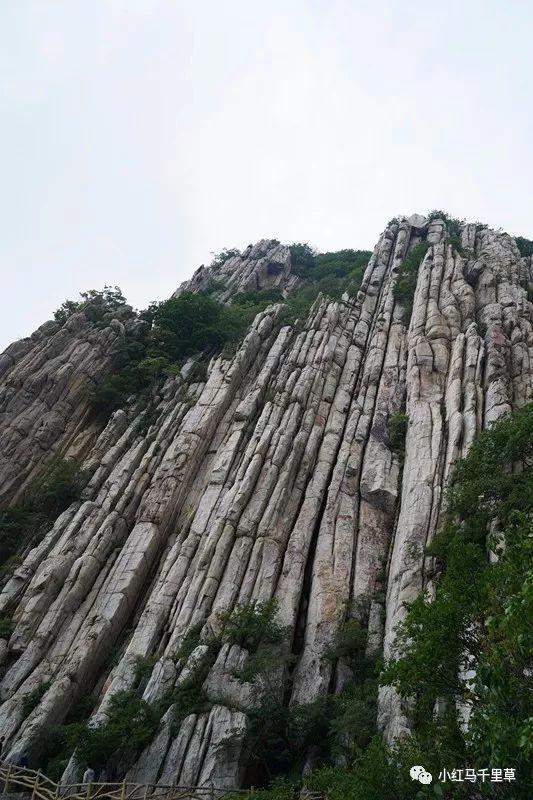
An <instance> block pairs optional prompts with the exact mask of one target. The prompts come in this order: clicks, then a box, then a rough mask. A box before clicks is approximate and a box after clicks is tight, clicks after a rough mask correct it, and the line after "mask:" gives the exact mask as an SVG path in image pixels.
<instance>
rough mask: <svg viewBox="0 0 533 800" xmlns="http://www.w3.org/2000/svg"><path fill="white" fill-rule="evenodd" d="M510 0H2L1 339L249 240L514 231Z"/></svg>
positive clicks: (517, 12) (518, 175)
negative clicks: (81, 299) (435, 215)
mask: <svg viewBox="0 0 533 800" xmlns="http://www.w3.org/2000/svg"><path fill="white" fill-rule="evenodd" d="M532 23H533V4H532V3H531V0H462V1H461V2H457V0H447V2H445V3H440V2H439V3H437V2H434V0H420V1H419V0H398V1H396V0H373V1H372V2H358V0H307V2H304V0H260V1H258V0H189V1H187V2H186V1H185V0H33V2H32V1H31V0H1V2H0V137H1V148H0V220H1V222H0V230H1V236H0V266H1V271H2V284H1V286H2V301H3V302H2V314H1V315H0V317H1V318H0V348H1V347H3V346H5V345H6V344H7V343H8V342H10V341H12V340H14V339H16V338H19V337H21V336H26V335H29V334H30V333H31V332H32V331H33V330H34V329H35V328H36V327H37V326H38V325H40V324H41V323H42V322H44V321H45V320H47V319H49V318H50V317H51V316H52V313H53V311H54V309H55V308H57V307H58V306H59V305H60V303H61V302H62V301H63V300H64V299H66V298H76V297H77V293H78V292H79V291H82V290H84V289H88V288H101V287H102V286H103V285H104V284H105V283H107V284H118V285H119V286H120V287H121V288H122V290H123V292H124V294H125V295H126V297H127V298H128V300H129V301H130V302H131V303H132V304H133V305H134V306H136V307H138V308H142V307H144V306H146V305H147V304H148V303H149V302H150V301H151V300H154V299H162V298H165V297H167V296H168V295H169V294H170V293H171V292H172V291H173V290H174V288H175V287H176V286H177V285H178V284H179V283H180V282H181V281H182V280H183V279H185V278H186V277H189V276H190V275H191V274H192V272H193V270H194V269H195V268H196V267H197V266H199V265H200V264H201V263H204V262H205V263H207V262H209V261H210V260H211V253H212V252H216V251H218V250H220V249H222V248H223V247H239V248H240V247H243V246H246V245H247V244H249V243H250V242H254V241H257V240H258V239H260V238H264V237H276V238H278V239H280V240H282V241H284V242H292V241H304V242H309V243H310V244H312V245H313V246H315V247H317V248H318V249H320V250H328V249H340V248H344V247H354V248H369V249H370V248H372V247H373V245H374V243H375V241H376V239H377V237H378V235H379V233H380V232H381V230H382V229H383V227H384V225H385V224H386V222H387V221H388V220H389V219H390V218H391V217H393V216H395V215H397V214H401V213H406V214H410V213H413V212H415V211H416V212H422V213H423V212H425V211H428V210H429V209H432V208H442V209H444V210H448V211H449V212H450V213H452V214H453V215H456V216H460V217H467V218H468V219H472V220H481V221H484V222H487V223H489V224H491V225H493V226H496V227H499V226H501V227H502V228H503V229H504V230H507V231H508V232H509V233H513V234H522V235H525V236H527V237H528V238H533V210H532V208H531V202H530V198H531V194H532V190H533V166H532V159H531V143H532V142H533V130H532V128H533V125H532V119H533V112H532V107H533V106H532V93H531V84H532V80H533V47H532V44H531V43H532V41H533V25H532Z"/></svg>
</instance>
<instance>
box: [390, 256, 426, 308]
mask: <svg viewBox="0 0 533 800" xmlns="http://www.w3.org/2000/svg"><path fill="white" fill-rule="evenodd" d="M429 248H430V243H429V242H420V243H419V244H417V245H415V246H414V247H413V249H412V250H410V251H409V253H408V254H407V256H406V257H405V258H404V260H403V262H402V264H401V266H400V269H399V271H398V277H397V278H396V283H395V284H394V289H393V294H394V299H395V300H396V301H397V302H398V303H400V304H401V305H402V306H403V309H404V315H405V322H406V324H407V323H408V322H409V320H410V319H411V313H412V311H413V299H414V296H415V289H416V282H417V278H418V270H419V267H420V264H421V263H422V261H423V260H424V256H425V255H426V253H427V251H428V250H429Z"/></svg>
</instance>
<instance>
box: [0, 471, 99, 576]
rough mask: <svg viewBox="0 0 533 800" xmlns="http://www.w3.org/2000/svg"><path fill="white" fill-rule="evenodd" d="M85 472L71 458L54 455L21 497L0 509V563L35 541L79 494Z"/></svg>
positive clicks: (84, 481)
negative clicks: (13, 503)
mask: <svg viewBox="0 0 533 800" xmlns="http://www.w3.org/2000/svg"><path fill="white" fill-rule="evenodd" d="M85 483H86V475H85V474H84V473H83V471H82V470H81V469H80V466H79V464H78V462H77V461H75V460H74V459H63V458H59V457H58V456H55V457H54V458H52V459H50V461H49V462H48V463H47V464H46V465H45V466H44V467H43V469H42V471H41V472H40V474H39V475H38V476H37V477H36V478H35V479H34V480H33V481H32V482H31V483H30V485H29V486H28V488H27V490H26V492H25V493H24V496H23V498H22V500H21V501H20V502H19V503H17V504H16V505H12V506H8V507H7V508H5V509H4V510H3V511H1V512H0V563H2V564H5V562H6V561H7V560H8V559H10V558H12V557H13V556H14V555H15V554H16V553H19V552H22V551H23V550H24V549H25V548H26V547H27V546H29V545H30V544H35V543H37V541H39V539H40V538H41V537H42V536H43V535H44V534H45V533H46V532H47V530H48V529H49V528H50V527H51V526H52V525H53V523H54V521H55V519H56V517H57V516H59V514H60V513H61V512H62V511H64V510H65V509H66V508H68V506H69V505H70V504H71V503H73V502H74V501H75V500H78V499H79V498H80V496H81V492H82V489H83V487H84V485H85Z"/></svg>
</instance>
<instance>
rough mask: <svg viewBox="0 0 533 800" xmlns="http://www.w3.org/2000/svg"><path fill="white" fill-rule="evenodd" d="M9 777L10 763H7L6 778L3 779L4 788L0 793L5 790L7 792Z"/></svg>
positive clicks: (4, 792)
mask: <svg viewBox="0 0 533 800" xmlns="http://www.w3.org/2000/svg"><path fill="white" fill-rule="evenodd" d="M10 777H11V764H9V765H8V768H7V775H6V780H5V783H4V790H3V792H2V794H7V792H8V789H9V778H10Z"/></svg>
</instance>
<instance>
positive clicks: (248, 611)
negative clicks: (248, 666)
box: [219, 600, 284, 653]
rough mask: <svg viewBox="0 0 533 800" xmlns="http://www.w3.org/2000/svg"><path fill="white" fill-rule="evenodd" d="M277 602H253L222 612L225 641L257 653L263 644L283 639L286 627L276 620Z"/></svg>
mask: <svg viewBox="0 0 533 800" xmlns="http://www.w3.org/2000/svg"><path fill="white" fill-rule="evenodd" d="M276 613H277V602H276V601H275V600H266V601H265V602H263V603H259V602H251V603H246V604H242V605H237V606H235V608H234V609H233V610H232V611H230V612H224V613H222V614H220V616H219V619H220V621H221V622H222V624H223V634H222V638H223V641H225V642H228V644H236V645H238V646H239V647H242V648H243V649H245V650H248V652H249V653H255V652H256V651H257V649H258V648H259V646H260V645H261V644H277V643H279V642H281V641H282V639H283V634H284V629H283V627H282V626H281V625H279V623H278V622H277V621H276Z"/></svg>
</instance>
